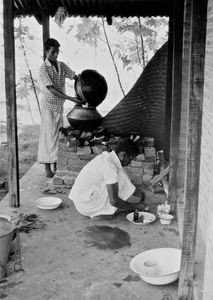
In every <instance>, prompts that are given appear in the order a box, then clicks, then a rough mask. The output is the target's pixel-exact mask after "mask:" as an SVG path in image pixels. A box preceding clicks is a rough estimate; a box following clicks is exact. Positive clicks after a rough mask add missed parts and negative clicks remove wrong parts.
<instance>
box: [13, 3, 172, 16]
mask: <svg viewBox="0 0 213 300" xmlns="http://www.w3.org/2000/svg"><path fill="white" fill-rule="evenodd" d="M172 3H173V1H172V0H14V16H15V17H17V16H40V15H41V12H42V10H46V11H47V13H48V14H49V15H51V16H54V15H55V13H56V11H57V9H58V7H61V6H63V7H65V8H66V9H67V11H68V13H69V15H70V16H95V15H96V16H106V17H107V16H109V17H111V16H121V17H130V16H144V17H145V16H168V15H169V14H170V10H171V5H172Z"/></svg>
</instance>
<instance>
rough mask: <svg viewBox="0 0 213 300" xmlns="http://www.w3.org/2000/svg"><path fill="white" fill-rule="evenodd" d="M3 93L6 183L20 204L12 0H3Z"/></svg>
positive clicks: (13, 199) (13, 201)
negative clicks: (5, 132)
mask: <svg viewBox="0 0 213 300" xmlns="http://www.w3.org/2000/svg"><path fill="white" fill-rule="evenodd" d="M3 19H4V20H3V24H4V57H5V94H6V109H7V143H8V183H9V203H10V206H11V207H19V206H20V197H19V165H18V134H17V115H16V79H15V47H14V26H13V0H3Z"/></svg>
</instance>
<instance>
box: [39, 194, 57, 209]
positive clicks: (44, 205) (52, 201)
mask: <svg viewBox="0 0 213 300" xmlns="http://www.w3.org/2000/svg"><path fill="white" fill-rule="evenodd" d="M61 202H62V200H61V199H60V198H57V197H42V198H39V199H37V200H36V201H35V204H36V206H37V207H38V208H40V209H45V210H50V209H55V208H57V207H59V205H60V204H61Z"/></svg>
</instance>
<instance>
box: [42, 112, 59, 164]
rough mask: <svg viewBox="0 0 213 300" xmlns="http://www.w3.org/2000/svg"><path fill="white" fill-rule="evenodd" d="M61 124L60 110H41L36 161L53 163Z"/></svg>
mask: <svg viewBox="0 0 213 300" xmlns="http://www.w3.org/2000/svg"><path fill="white" fill-rule="evenodd" d="M62 124H63V114H62V112H54V111H50V110H47V109H43V110H42V114H41V125H40V136H39V145H38V162H39V163H54V162H56V161H57V159H58V154H57V153H58V145H59V134H60V133H59V128H60V127H61V126H62Z"/></svg>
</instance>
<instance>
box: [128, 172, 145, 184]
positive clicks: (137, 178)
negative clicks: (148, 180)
mask: <svg viewBox="0 0 213 300" xmlns="http://www.w3.org/2000/svg"><path fill="white" fill-rule="evenodd" d="M129 177H130V179H131V181H132V183H133V184H134V185H135V186H141V185H142V184H143V176H142V174H129Z"/></svg>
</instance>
